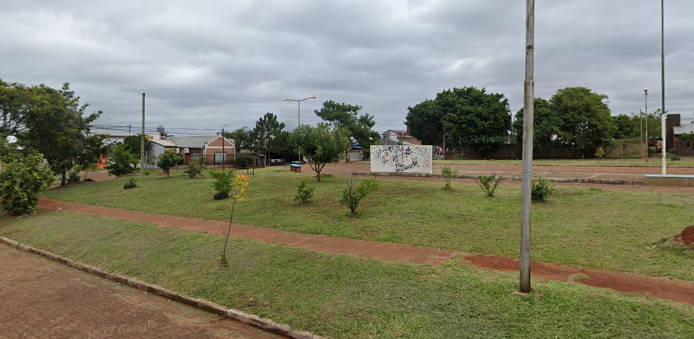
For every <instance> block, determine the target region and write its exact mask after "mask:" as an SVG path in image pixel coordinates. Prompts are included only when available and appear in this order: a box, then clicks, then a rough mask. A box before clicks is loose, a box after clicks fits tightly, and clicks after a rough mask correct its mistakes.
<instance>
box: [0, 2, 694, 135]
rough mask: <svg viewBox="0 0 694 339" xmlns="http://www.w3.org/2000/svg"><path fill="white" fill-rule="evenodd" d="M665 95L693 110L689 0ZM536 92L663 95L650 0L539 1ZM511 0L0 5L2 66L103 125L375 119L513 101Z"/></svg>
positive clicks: (669, 25) (676, 9) (629, 107)
mask: <svg viewBox="0 0 694 339" xmlns="http://www.w3.org/2000/svg"><path fill="white" fill-rule="evenodd" d="M666 5H667V8H666V19H667V22H666V31H667V38H666V48H667V61H666V63H667V90H668V92H667V93H668V96H667V105H668V110H669V111H671V112H684V113H691V112H692V111H694V105H693V102H692V99H693V98H694V95H693V94H694V93H692V89H691V88H692V87H691V85H690V83H691V80H690V79H691V78H692V76H694V64H692V62H691V60H694V45H692V44H691V43H689V40H690V39H689V36H690V35H691V32H693V31H694V21H692V20H691V18H692V17H694V6H692V5H691V4H690V2H689V1H686V0H677V1H675V0H670V1H668V3H667V4H666ZM537 6H538V7H537V10H538V11H537V23H536V25H537V31H536V80H537V85H536V88H537V95H538V96H542V97H547V98H548V97H550V96H551V95H552V94H554V93H555V92H556V90H557V89H559V88H563V87H567V86H587V87H590V88H592V89H593V90H595V91H597V92H599V93H602V94H606V95H608V96H609V97H610V107H611V108H612V111H613V113H615V114H617V113H631V112H635V111H638V110H639V109H640V108H641V107H642V106H643V92H642V90H643V88H644V87H648V88H650V94H651V103H650V107H651V108H654V107H658V106H659V102H660V6H659V3H656V2H652V3H648V4H646V3H639V2H634V1H628V0H614V1H609V2H606V1H598V0H590V1H587V0H571V1H559V2H539V3H538V4H537ZM524 7H525V6H524V3H523V2H521V1H514V2H510V1H487V2H485V1H442V0H439V1H425V0H412V1H394V0H393V1H313V0H301V1H269V0H268V1H252V0H245V1H231V2H230V1H200V2H196V3H195V4H192V3H190V2H185V1H144V2H141V3H137V2H113V1H91V2H83V1H76V0H75V1H60V2H43V1H11V0H10V1H3V2H2V4H0V22H3V29H2V30H0V41H3V43H2V44H1V45H0V59H1V60H3V63H2V65H1V66H0V77H2V78H3V80H6V81H17V82H22V83H26V84H36V83H46V84H47V85H50V86H59V85H60V84H61V83H62V82H70V83H71V85H72V87H73V89H74V90H76V91H77V93H78V94H79V95H80V96H81V97H82V99H83V100H84V101H85V102H89V103H90V104H91V108H93V109H95V110H103V111H104V112H105V113H104V115H103V118H102V120H101V121H100V123H102V124H114V125H128V124H132V125H138V124H139V121H140V120H139V116H138V115H137V114H136V113H137V112H138V111H139V110H140V95H141V93H142V92H147V112H148V123H147V125H148V127H152V128H153V127H156V126H157V125H166V126H167V127H171V128H172V129H173V128H176V130H177V131H185V130H186V129H190V133H194V132H195V131H197V130H193V129H197V128H221V126H223V125H224V124H228V125H229V126H230V128H237V127H241V126H244V125H246V126H252V125H253V124H254V123H255V120H257V119H258V118H259V117H260V116H261V115H262V114H264V113H265V112H275V113H277V114H278V115H279V116H280V119H281V120H283V121H285V122H286V123H287V125H288V126H289V127H294V126H296V125H297V122H298V119H297V105H296V103H288V102H282V101H281V100H282V99H283V98H293V99H299V98H304V97H308V96H310V95H313V94H315V95H316V96H318V100H308V101H305V102H304V103H303V104H302V117H301V118H302V119H301V120H302V123H316V122H318V120H319V119H318V118H317V117H316V116H315V114H313V110H314V109H316V108H318V107H319V106H320V104H321V103H322V102H323V101H325V100H330V99H332V100H336V101H341V102H348V103H353V104H359V105H362V106H364V109H363V111H364V112H369V113H371V114H373V115H375V116H376V121H377V126H376V128H377V129H378V130H381V131H383V130H386V129H391V128H402V127H403V125H402V122H403V121H404V119H405V115H406V113H407V107H408V106H410V105H414V104H417V103H419V102H421V101H423V100H425V99H427V98H433V97H434V96H435V95H436V93H437V92H439V91H441V90H443V89H446V88H450V87H454V86H456V87H462V86H476V87H486V88H487V90H488V91H490V92H500V93H504V94H505V95H506V96H507V97H508V98H509V101H510V103H511V107H512V110H514V111H516V110H518V109H519V108H520V107H521V105H522V91H523V86H522V84H523V67H524V47H523V46H524V37H525V32H524V27H525V21H524V20H525V8H524Z"/></svg>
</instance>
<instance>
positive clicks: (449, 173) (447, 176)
mask: <svg viewBox="0 0 694 339" xmlns="http://www.w3.org/2000/svg"><path fill="white" fill-rule="evenodd" d="M457 175H458V171H457V170H454V169H451V168H450V167H448V166H443V168H442V169H441V176H442V177H443V182H444V183H445V184H446V186H444V188H445V189H447V190H449V189H451V179H453V177H456V176H457Z"/></svg>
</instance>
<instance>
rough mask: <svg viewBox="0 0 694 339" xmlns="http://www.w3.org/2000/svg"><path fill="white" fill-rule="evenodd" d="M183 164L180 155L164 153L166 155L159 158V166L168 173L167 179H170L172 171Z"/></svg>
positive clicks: (171, 152)
mask: <svg viewBox="0 0 694 339" xmlns="http://www.w3.org/2000/svg"><path fill="white" fill-rule="evenodd" d="M181 162H183V156H182V155H181V154H180V153H177V152H173V151H164V153H162V154H161V155H160V156H159V159H157V166H159V168H161V169H162V170H163V171H164V173H166V177H167V178H168V177H169V174H170V173H171V169H172V168H174V167H175V166H176V165H178V164H180V163H181Z"/></svg>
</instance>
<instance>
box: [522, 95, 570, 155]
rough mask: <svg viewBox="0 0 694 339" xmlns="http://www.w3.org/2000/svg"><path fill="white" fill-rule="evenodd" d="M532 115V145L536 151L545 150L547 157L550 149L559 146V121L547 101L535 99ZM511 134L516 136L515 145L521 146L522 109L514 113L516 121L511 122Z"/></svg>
mask: <svg viewBox="0 0 694 339" xmlns="http://www.w3.org/2000/svg"><path fill="white" fill-rule="evenodd" d="M533 115H534V118H535V125H534V128H533V145H534V147H535V148H537V149H542V150H545V151H546V154H547V156H549V151H550V149H552V148H555V147H558V146H561V144H560V143H558V142H557V141H556V140H557V137H558V135H559V126H560V125H561V119H560V118H559V116H558V115H557V114H556V112H555V111H554V110H552V107H551V106H550V104H549V101H548V100H547V99H543V98H535V109H534V114H533ZM513 132H514V135H515V136H516V143H517V144H519V145H521V144H522V142H523V108H521V109H520V110H519V111H518V112H517V113H516V119H515V120H514V121H513Z"/></svg>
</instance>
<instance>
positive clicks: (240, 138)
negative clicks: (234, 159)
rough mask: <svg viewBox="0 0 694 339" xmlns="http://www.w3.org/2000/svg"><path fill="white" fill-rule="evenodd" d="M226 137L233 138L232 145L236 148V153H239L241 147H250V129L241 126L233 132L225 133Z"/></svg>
mask: <svg viewBox="0 0 694 339" xmlns="http://www.w3.org/2000/svg"><path fill="white" fill-rule="evenodd" d="M225 137H227V138H230V139H232V140H234V147H235V148H236V154H239V153H241V148H250V147H251V144H252V142H251V129H250V128H248V127H246V126H243V127H241V128H239V129H237V130H234V131H233V132H230V133H226V136H225Z"/></svg>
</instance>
